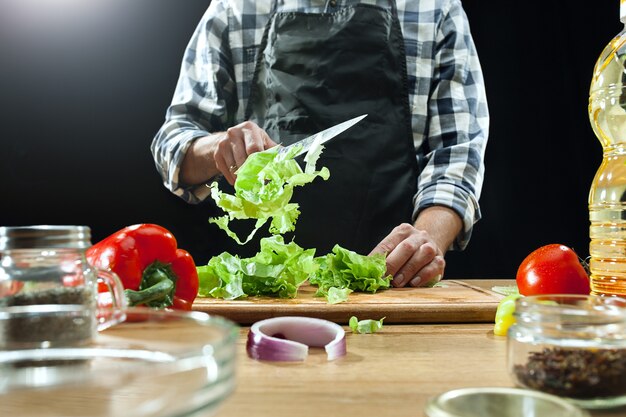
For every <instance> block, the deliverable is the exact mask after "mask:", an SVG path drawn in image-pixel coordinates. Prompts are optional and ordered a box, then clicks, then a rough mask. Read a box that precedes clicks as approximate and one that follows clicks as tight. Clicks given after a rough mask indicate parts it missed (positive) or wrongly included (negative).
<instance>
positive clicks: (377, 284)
mask: <svg viewBox="0 0 626 417" xmlns="http://www.w3.org/2000/svg"><path fill="white" fill-rule="evenodd" d="M316 261H317V262H318V263H319V268H318V269H317V271H316V272H315V273H314V274H313V275H312V276H311V277H310V278H309V282H310V283H311V284H312V285H317V286H318V290H317V292H316V295H317V296H323V297H326V298H327V299H329V291H330V289H331V288H337V289H349V290H352V291H362V292H371V293H375V292H376V291H378V290H379V289H386V288H389V285H390V282H391V278H392V277H391V275H387V276H385V273H386V270H387V265H386V262H385V255H383V254H376V255H371V256H365V255H360V254H358V253H356V252H353V251H351V250H348V249H344V248H342V247H341V246H339V245H335V247H334V248H333V251H332V253H329V254H327V255H325V256H321V257H318V258H316ZM335 291H336V290H335ZM346 297H347V294H346ZM333 299H335V298H334V296H333ZM344 301H345V300H344ZM329 302H330V300H329Z"/></svg>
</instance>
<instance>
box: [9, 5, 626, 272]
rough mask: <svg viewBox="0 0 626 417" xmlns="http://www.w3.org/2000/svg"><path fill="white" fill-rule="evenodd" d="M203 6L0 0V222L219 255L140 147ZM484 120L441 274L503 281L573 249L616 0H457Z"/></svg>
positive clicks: (198, 218)
mask: <svg viewBox="0 0 626 417" xmlns="http://www.w3.org/2000/svg"><path fill="white" fill-rule="evenodd" d="M208 3H209V1H208V0H184V1H177V0H0V225H7V226H8V225H26V224H84V225H88V226H90V227H91V228H92V233H93V241H97V240H99V239H102V238H104V237H105V236H107V235H108V234H110V233H112V232H114V231H115V230H117V229H120V228H122V227H124V226H126V225H130V224H134V223H140V222H153V223H158V224H161V225H163V226H165V227H167V228H168V229H170V230H171V231H172V232H173V233H174V235H175V236H176V237H177V238H178V240H179V245H180V246H181V247H183V248H185V249H187V250H189V251H190V252H191V253H192V255H193V256H194V258H195V259H196V262H197V263H198V264H203V263H206V262H207V261H208V258H209V257H210V256H211V255H212V254H215V253H218V252H219V251H220V248H219V247H216V245H215V244H213V240H212V238H211V233H214V232H215V231H214V229H213V228H212V227H211V226H209V225H208V224H207V219H208V217H209V209H208V208H207V207H206V206H190V205H187V204H186V203H184V202H183V201H182V200H180V199H178V197H175V196H174V195H172V194H170V193H169V192H168V191H167V190H166V189H165V188H164V187H163V186H162V184H161V181H160V177H159V176H158V174H157V172H156V170H155V168H154V163H153V160H152V157H151V154H150V151H149V146H150V142H151V139H152V137H153V136H154V134H155V133H156V131H157V130H158V128H159V127H160V125H161V123H162V121H163V117H164V114H165V109H166V107H167V105H168V104H169V101H170V99H171V96H172V93H173V89H174V85H175V82H176V79H177V77H178V71H179V67H180V61H181V58H182V53H183V50H184V47H185V46H186V44H187V41H188V40H189V37H190V35H191V33H192V31H193V29H194V27H195V26H196V24H197V22H198V20H199V19H200V17H201V16H202V14H203V13H204V11H205V10H206V7H207V6H208ZM463 5H464V7H465V9H466V12H467V14H468V16H469V19H470V24H471V28H472V33H473V35H474V38H475V41H476V45H477V48H478V52H479V56H480V58H481V62H482V66H483V71H484V75H485V79H486V87H487V95H488V99H489V107H490V112H491V131H490V138H489V145H488V148H487V154H486V178H485V183H484V187H483V194H482V197H481V207H482V213H483V220H481V221H480V222H479V223H478V224H477V225H476V226H475V229H474V235H473V238H472V241H471V242H470V246H469V248H468V249H467V250H466V251H464V252H457V253H451V254H449V255H448V258H447V259H448V268H447V276H448V277H456V278H461V277H469V278H512V277H513V276H514V274H515V271H516V269H517V266H518V265H519V263H520V262H521V260H522V259H523V258H524V256H525V255H526V254H527V253H529V252H530V251H531V250H533V249H534V248H536V247H538V246H540V245H543V244H547V243H553V242H560V243H564V244H567V245H569V246H572V247H573V248H574V249H575V250H576V251H577V252H578V253H579V254H580V255H581V256H583V257H584V256H586V255H587V253H588V224H589V223H588V218H587V194H588V190H589V186H590V184H591V181H592V179H593V175H594V174H595V171H596V169H597V167H598V166H599V164H600V161H601V147H600V145H599V142H598V141H597V139H596V138H595V136H594V134H593V132H592V130H591V128H590V126H589V122H588V117H587V96H588V86H589V82H590V79H591V73H592V69H593V65H594V63H595V60H596V58H597V57H598V55H599V53H600V52H601V50H602V48H603V47H604V45H605V44H606V43H607V42H608V41H609V40H610V39H611V38H612V37H613V36H614V35H615V34H617V33H618V31H619V30H621V28H622V25H621V24H620V22H619V16H618V9H619V2H618V1H617V0H611V1H607V0H603V1H598V2H593V6H591V5H587V6H585V7H582V6H578V7H573V6H570V5H567V4H566V3H565V2H562V1H559V0H542V1H538V0H531V1H527V2H521V3H520V2H515V3H511V2H495V1H494V2H489V1H484V0H464V1H463Z"/></svg>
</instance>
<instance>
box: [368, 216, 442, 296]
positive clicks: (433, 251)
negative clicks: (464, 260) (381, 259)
mask: <svg viewBox="0 0 626 417" xmlns="http://www.w3.org/2000/svg"><path fill="white" fill-rule="evenodd" d="M374 253H386V254H387V273H388V274H391V275H392V276H393V281H391V284H392V285H393V286H394V287H404V286H406V285H407V284H408V285H410V286H412V287H424V286H429V285H434V284H436V283H437V282H438V281H439V280H440V279H441V277H442V276H443V270H444V268H445V266H446V262H445V260H444V259H443V252H442V251H441V250H440V249H439V247H438V246H437V244H436V243H435V242H434V240H433V238H432V237H431V236H430V235H429V234H428V232H426V231H424V230H417V229H416V228H415V227H413V226H411V225H410V224H408V223H403V224H401V225H399V226H397V227H396V228H394V229H393V230H392V231H391V233H390V234H389V235H388V236H387V237H386V238H384V239H383V240H382V242H380V243H379V244H378V245H377V246H376V248H374V250H372V252H371V253H370V254H374Z"/></svg>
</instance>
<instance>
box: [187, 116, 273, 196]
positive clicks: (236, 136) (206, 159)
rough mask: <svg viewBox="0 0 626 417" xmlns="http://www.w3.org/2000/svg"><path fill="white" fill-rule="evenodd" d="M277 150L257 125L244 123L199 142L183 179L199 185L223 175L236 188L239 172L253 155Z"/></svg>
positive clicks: (192, 152) (188, 157)
mask: <svg viewBox="0 0 626 417" xmlns="http://www.w3.org/2000/svg"><path fill="white" fill-rule="evenodd" d="M273 146H276V143H275V142H274V141H273V140H272V139H270V137H269V136H268V135H267V133H265V131H264V130H263V129H261V128H260V127H259V126H258V125H257V124H256V123H254V122H250V121H247V122H243V123H240V124H238V125H237V126H233V127H231V128H229V129H228V130H227V131H225V132H218V133H214V134H211V135H209V136H205V137H202V138H199V139H198V140H196V141H195V142H194V143H193V144H192V145H191V146H190V147H189V150H188V151H187V154H186V155H185V159H184V160H183V163H182V166H181V173H180V178H181V180H182V182H183V183H185V184H187V185H196V184H201V183H203V182H206V181H208V180H209V179H210V178H212V177H214V176H215V175H217V174H219V173H222V174H223V175H224V178H226V180H227V181H228V182H229V183H230V184H234V183H235V179H236V175H235V171H237V169H238V168H239V167H240V166H241V165H242V164H243V163H244V162H245V160H246V159H247V158H248V156H249V155H251V154H253V153H255V152H260V151H263V150H265V149H268V148H271V147H273Z"/></svg>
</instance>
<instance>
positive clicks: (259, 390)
mask: <svg viewBox="0 0 626 417" xmlns="http://www.w3.org/2000/svg"><path fill="white" fill-rule="evenodd" d="M475 283H479V284H481V285H486V286H490V285H492V284H493V281H480V282H479V281H475ZM507 283H508V284H511V283H512V281H496V285H506V284H507ZM489 288H490V287H489ZM492 329H493V324H492V323H465V324H454V323H452V324H428V323H426V324H411V325H405V324H391V325H385V326H384V327H383V329H382V330H381V331H380V332H379V333H376V334H363V335H362V334H352V333H351V332H350V330H349V328H347V327H346V330H347V333H346V337H347V339H346V341H347V350H348V353H347V355H346V356H345V357H343V358H340V359H337V360H335V361H330V362H329V361H327V359H326V354H325V352H324V351H323V350H320V349H311V351H310V353H309V356H308V358H307V359H306V360H305V361H304V362H298V363H278V362H261V361H256V360H252V359H250V358H248V357H247V355H246V351H245V340H246V336H247V333H248V328H247V327H242V328H241V334H240V339H239V342H238V354H239V357H238V365H237V372H238V374H237V384H238V386H237V388H236V390H235V392H234V393H233V395H232V396H231V397H230V398H229V399H227V400H226V402H225V403H224V404H223V406H222V407H221V410H220V412H219V413H218V415H219V416H235V417H237V416H246V417H248V416H254V417H265V416H268V417H269V416H272V417H319V416H358V417H374V416H376V417H381V416H393V417H422V416H424V415H425V414H424V411H423V410H424V406H425V405H426V402H427V401H428V399H429V398H430V397H432V396H435V395H437V394H440V393H443V392H445V391H448V390H451V389H456V388H464V387H486V386H495V387H513V386H514V384H513V382H512V380H511V378H510V377H509V375H508V373H507V368H506V338H505V337H498V336H494V335H493V332H492ZM591 414H592V416H594V417H596V416H597V417H600V416H602V417H617V416H623V417H626V409H624V408H621V409H616V410H610V411H608V412H607V411H605V412H592V413H591ZM520 417H523V415H522V414H520ZM555 417H558V416H555Z"/></svg>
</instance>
